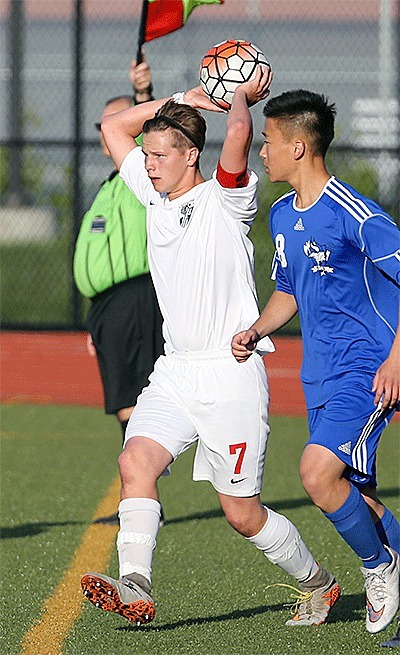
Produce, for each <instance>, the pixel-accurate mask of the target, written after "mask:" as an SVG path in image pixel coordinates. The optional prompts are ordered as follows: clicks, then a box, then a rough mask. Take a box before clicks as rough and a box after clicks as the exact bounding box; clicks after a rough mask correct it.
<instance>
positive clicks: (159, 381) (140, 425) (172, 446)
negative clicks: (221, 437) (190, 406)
mask: <svg viewBox="0 0 400 655" xmlns="http://www.w3.org/2000/svg"><path fill="white" fill-rule="evenodd" d="M149 380H150V382H149V385H148V386H147V387H145V389H143V391H142V393H141V394H140V396H139V398H138V401H137V404H136V407H135V410H134V411H133V412H132V415H131V417H130V419H129V422H128V425H127V428H126V434H125V445H126V444H127V443H129V441H130V440H131V439H135V438H137V437H146V438H148V439H152V440H153V441H155V442H156V443H158V444H160V445H161V446H162V447H163V448H165V449H166V450H167V451H168V452H169V453H170V454H171V456H172V458H173V459H175V458H176V457H177V456H178V455H179V454H180V453H181V452H183V451H184V450H186V449H187V448H188V447H189V446H190V445H191V444H192V443H193V441H194V440H195V439H196V438H197V430H196V427H195V425H194V423H193V420H192V418H191V416H190V415H189V413H188V412H187V410H186V408H185V406H184V404H183V402H182V400H181V395H180V390H179V382H180V380H179V378H178V375H177V372H176V371H175V370H174V366H173V362H171V361H170V360H169V358H168V357H165V356H161V357H159V359H158V360H157V362H156V365H155V367H154V371H153V373H152V374H151V375H150V378H149Z"/></svg>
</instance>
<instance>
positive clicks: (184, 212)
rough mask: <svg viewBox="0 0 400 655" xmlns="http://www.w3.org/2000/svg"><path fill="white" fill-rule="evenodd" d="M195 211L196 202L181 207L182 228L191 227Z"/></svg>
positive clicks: (186, 203) (180, 220) (180, 222)
mask: <svg viewBox="0 0 400 655" xmlns="http://www.w3.org/2000/svg"><path fill="white" fill-rule="evenodd" d="M193 209H194V200H191V201H190V202H185V204H184V205H181V206H180V207H179V213H180V219H179V224H180V226H181V227H186V226H187V225H189V221H190V219H191V218H192V214H193Z"/></svg>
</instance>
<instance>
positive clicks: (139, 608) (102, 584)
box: [81, 573, 156, 626]
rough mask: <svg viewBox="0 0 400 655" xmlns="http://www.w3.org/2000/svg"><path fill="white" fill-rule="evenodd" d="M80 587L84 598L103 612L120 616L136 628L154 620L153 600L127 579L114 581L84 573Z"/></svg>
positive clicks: (96, 574)
mask: <svg viewBox="0 0 400 655" xmlns="http://www.w3.org/2000/svg"><path fill="white" fill-rule="evenodd" d="M81 587H82V590H83V593H84V595H85V596H86V598H87V599H88V600H90V602H91V603H93V605H95V606H96V607H100V608H101V609H102V610H104V611H105V612H115V613H116V614H121V616H123V617H124V618H125V619H128V621H130V622H131V623H135V624H136V625H138V626H139V625H142V624H144V623H150V621H152V620H153V619H154V616H155V613H156V611H155V607H154V602H153V599H152V598H151V596H149V594H147V593H146V592H145V591H144V590H143V589H142V587H140V586H139V585H138V584H136V583H135V582H133V581H132V580H129V579H128V578H123V579H122V580H115V579H114V578H109V577H108V576H107V575H102V574H101V573H85V575H84V576H83V577H82V579H81Z"/></svg>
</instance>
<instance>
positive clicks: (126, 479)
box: [118, 441, 152, 484]
mask: <svg viewBox="0 0 400 655" xmlns="http://www.w3.org/2000/svg"><path fill="white" fill-rule="evenodd" d="M118 466H119V473H120V476H121V481H122V483H123V484H132V483H136V482H140V480H141V478H142V476H143V475H145V477H146V480H150V478H152V466H151V462H149V461H148V458H147V457H146V454H145V453H143V452H142V451H141V449H140V448H135V447H134V445H133V444H132V445H131V444H129V441H128V443H127V445H126V446H125V448H124V449H123V451H122V452H121V454H120V456H119V458H118Z"/></svg>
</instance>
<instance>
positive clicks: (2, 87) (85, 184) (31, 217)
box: [0, 0, 400, 333]
mask: <svg viewBox="0 0 400 655" xmlns="http://www.w3.org/2000/svg"><path fill="white" fill-rule="evenodd" d="M141 6H142V2H141V0H0V193H1V201H0V263H1V271H0V276H1V277H0V284H1V320H2V326H3V328H5V329H17V330H21V329H22V330H27V329H36V330H41V329H66V330H76V329H82V328H84V325H85V316H86V312H87V304H86V302H87V301H85V300H84V299H83V298H81V296H80V295H79V293H78V292H77V290H76V288H75V286H74V283H73V279H72V256H73V251H74V244H75V240H76V236H77V233H78V230H79V226H80V221H81V218H82V216H83V214H84V212H85V211H86V210H87V209H88V208H89V206H90V204H91V202H92V200H93V198H94V196H95V194H96V192H97V190H98V188H99V185H100V183H101V182H102V180H103V178H104V177H105V176H106V175H107V174H108V173H109V172H110V171H111V168H112V166H111V163H110V162H109V161H107V160H106V159H104V157H102V155H101V150H100V147H99V142H98V132H97V131H96V130H95V126H94V123H95V122H96V121H98V120H99V117H100V115H101V112H102V109H103V107H104V104H105V102H106V100H107V99H108V98H110V97H112V96H115V95H120V94H124V93H131V85H130V82H129V78H128V72H129V68H130V64H131V61H132V59H133V58H134V57H135V56H136V50H137V41H138V31H139V22H140V12H141ZM399 33H400V30H399V3H398V0H225V2H224V4H223V5H209V6H202V7H198V8H196V9H195V11H194V12H193V13H192V14H191V15H190V17H189V20H188V22H187V24H186V25H185V26H184V27H183V28H182V29H180V30H179V31H176V32H173V33H171V34H169V35H167V36H165V37H162V38H159V39H155V40H154V41H151V42H149V43H147V44H146V58H147V61H148V62H149V63H150V66H151V69H152V75H153V82H154V95H155V97H164V96H169V95H171V94H172V93H174V92H176V91H181V90H185V89H187V88H190V87H192V86H195V85H196V84H197V83H198V69H199V64H200V61H201V59H202V56H203V55H204V53H205V52H206V51H207V50H208V49H209V48H210V47H211V46H212V45H214V44H216V43H218V42H220V41H224V40H225V39H228V38H241V39H246V40H249V41H252V42H253V43H255V44H256V45H257V46H258V47H259V48H260V49H261V50H263V51H264V53H265V54H266V57H267V59H268V60H269V61H270V63H271V66H272V69H273V70H274V72H275V78H274V82H273V86H272V94H273V95H276V94H279V93H281V92H282V91H285V90H289V89H295V88H307V89H309V90H312V91H317V92H320V93H324V94H325V95H327V96H328V97H329V99H330V101H331V102H335V103H336V105H337V111H338V113H337V121H336V138H335V141H334V144H333V146H332V150H331V154H330V156H329V160H328V164H329V170H330V172H331V173H332V174H335V175H337V176H338V177H340V178H342V179H343V180H345V181H346V182H349V183H350V184H353V185H354V186H356V187H357V188H358V189H359V190H360V191H362V192H363V193H365V194H366V195H368V196H371V197H373V198H374V199H375V200H377V201H378V202H379V203H380V204H382V205H383V206H384V208H385V209H387V210H388V211H389V212H390V213H391V214H392V215H393V217H394V218H395V219H396V220H397V221H398V220H399V215H400V207H399V205H400V200H399V199H400V182H399V178H400V138H399V96H400V83H399V60H400V45H399ZM252 113H253V118H254V125H255V139H254V145H253V149H252V154H251V166H252V168H254V170H255V171H256V172H257V173H258V174H259V176H260V186H259V212H258V215H257V219H256V221H255V224H254V226H253V228H252V230H251V238H252V240H253V242H254V244H255V248H256V280H257V288H258V292H259V297H260V304H261V305H263V304H264V303H265V301H266V299H267V297H268V296H269V294H270V293H271V290H272V287H271V282H270V281H269V274H270V265H271V257H272V250H273V249H272V244H271V241H270V237H269V233H268V222H267V217H268V211H269V207H270V204H271V202H272V201H273V200H275V199H276V198H277V197H278V196H279V195H281V193H282V192H284V191H285V190H286V188H284V187H283V186H282V185H270V184H269V183H268V182H267V179H266V176H265V173H264V171H263V168H262V166H261V161H259V157H258V151H259V149H260V147H261V130H262V128H263V117H262V106H257V107H255V108H253V109H252ZM207 122H208V145H207V147H206V149H205V152H204V154H203V155H202V172H203V175H205V176H206V177H208V176H209V175H210V174H211V172H212V170H213V169H214V167H215V166H216V163H217V158H218V151H219V149H220V146H221V139H222V138H223V135H224V117H223V116H218V115H210V114H209V115H207ZM284 331H285V332H286V333H296V332H298V325H297V323H296V322H294V323H292V324H290V325H289V326H286V327H285V329H284Z"/></svg>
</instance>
